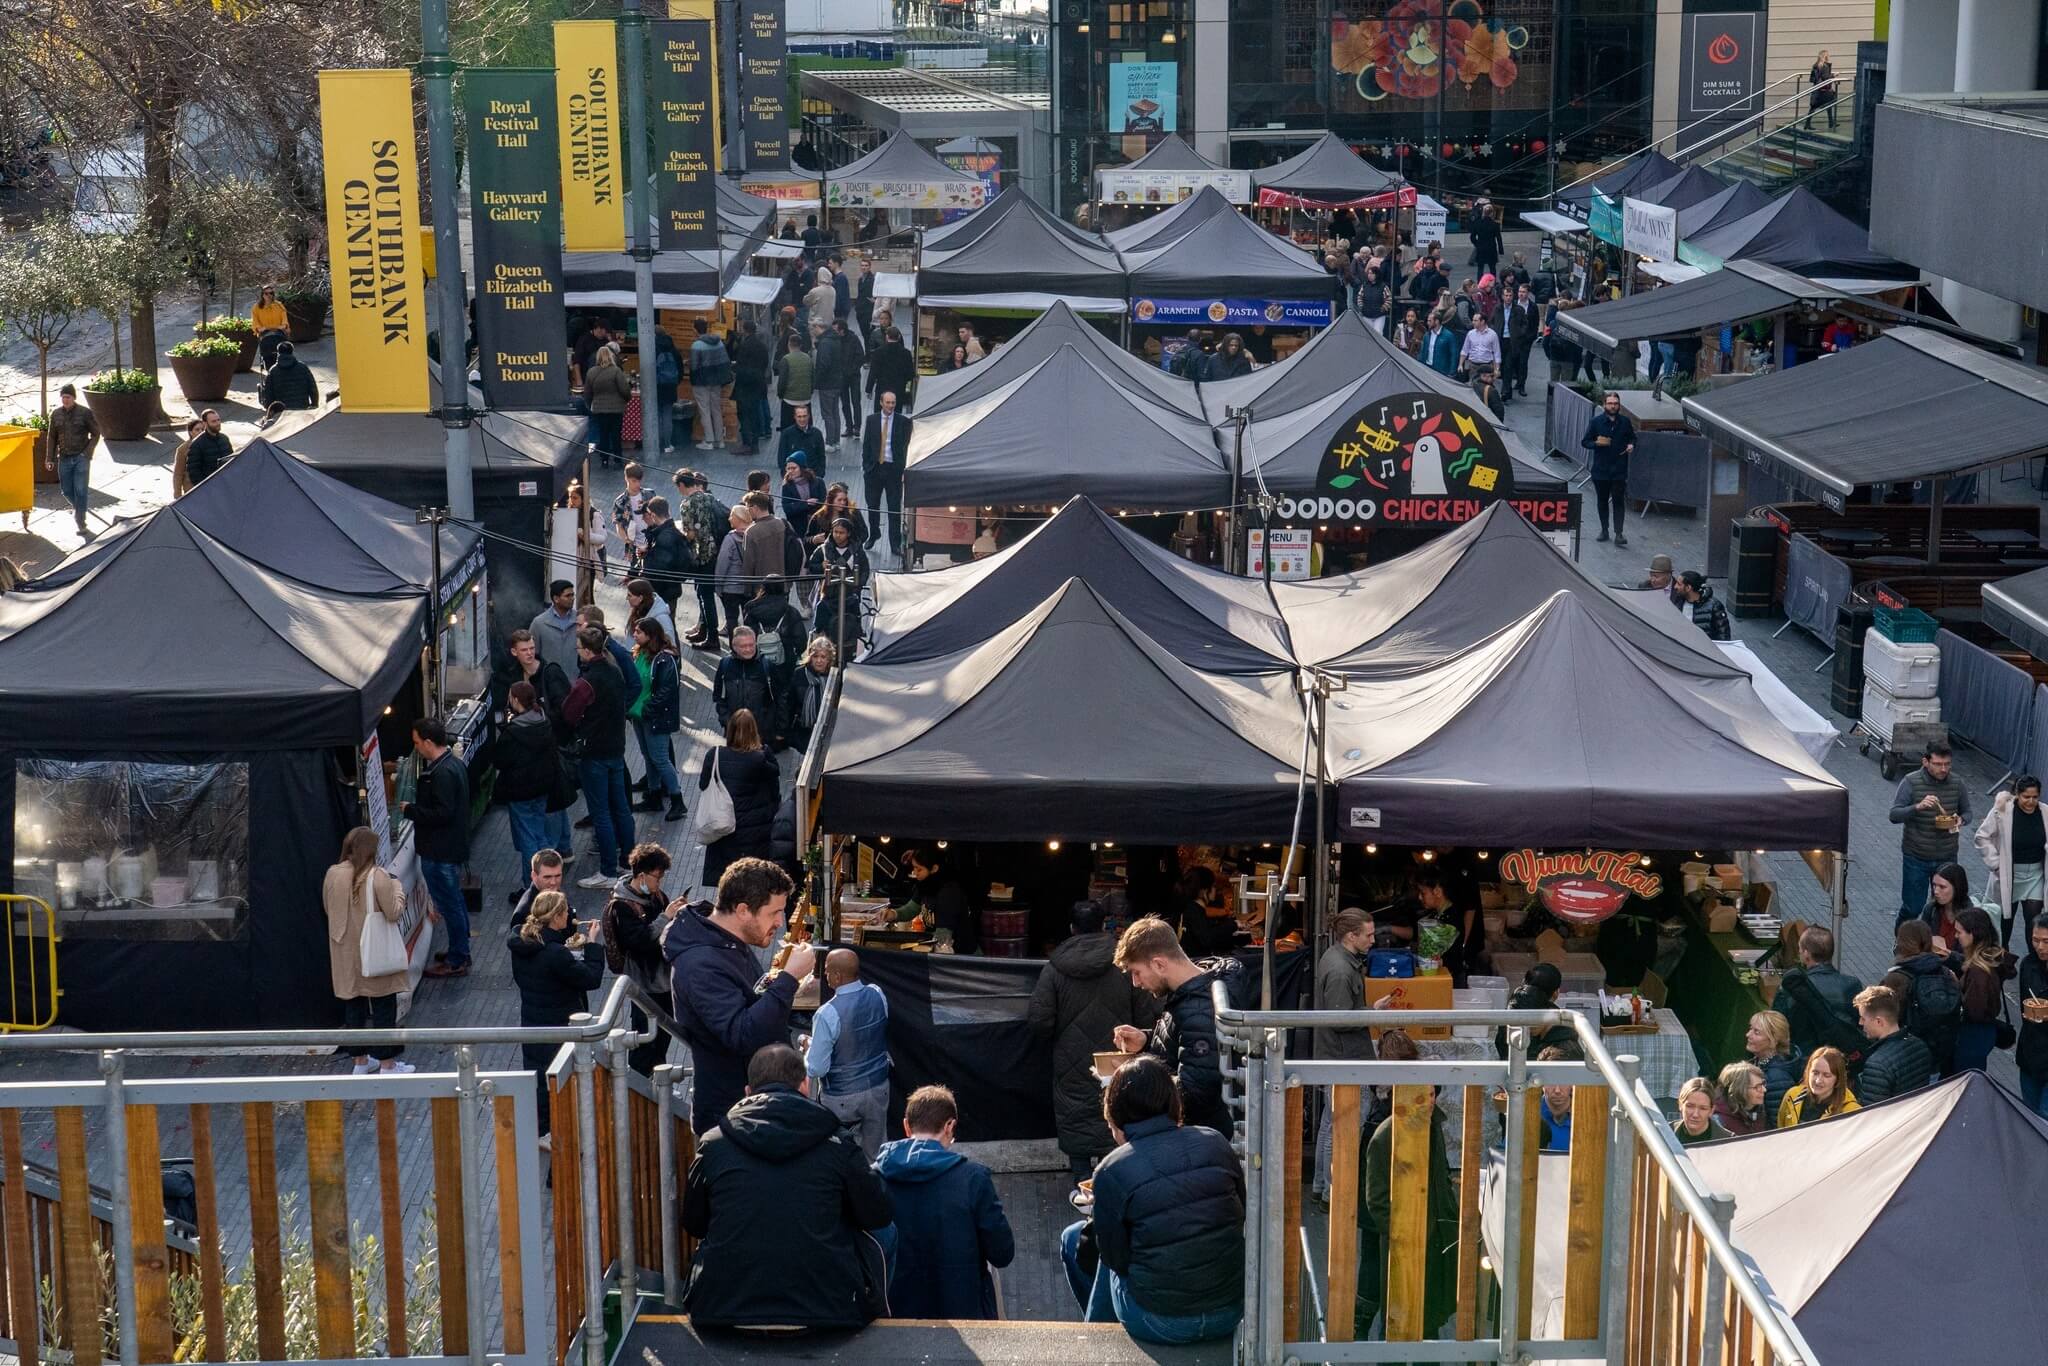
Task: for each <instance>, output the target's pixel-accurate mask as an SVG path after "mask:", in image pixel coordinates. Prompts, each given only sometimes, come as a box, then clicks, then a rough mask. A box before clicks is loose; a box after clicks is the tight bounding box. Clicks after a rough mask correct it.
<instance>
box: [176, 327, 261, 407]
mask: <svg viewBox="0 0 2048 1366" xmlns="http://www.w3.org/2000/svg"><path fill="white" fill-rule="evenodd" d="M164 354H165V355H167V356H169V357H170V358H171V371H172V373H173V374H175V375H177V377H178V388H179V389H180V390H181V391H182V392H183V393H184V395H185V401H186V402H187V403H189V404H191V405H193V406H194V407H197V406H198V405H200V404H202V403H218V402H219V401H220V400H221V399H224V398H226V397H227V396H228V386H229V385H230V384H233V383H234V382H235V362H236V361H237V360H238V359H239V358H240V356H241V354H242V346H241V343H239V342H237V341H236V340H235V339H234V338H232V337H214V336H197V337H193V338H192V339H191V340H189V341H181V342H179V343H178V344H177V345H176V346H173V347H172V348H171V349H170V350H169V351H167V352H165V353H164Z"/></svg>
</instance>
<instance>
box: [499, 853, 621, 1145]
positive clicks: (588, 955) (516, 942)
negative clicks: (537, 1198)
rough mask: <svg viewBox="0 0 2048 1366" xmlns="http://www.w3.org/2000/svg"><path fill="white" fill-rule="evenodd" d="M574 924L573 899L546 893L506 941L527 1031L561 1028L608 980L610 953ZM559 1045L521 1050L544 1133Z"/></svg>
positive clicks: (586, 1007)
mask: <svg viewBox="0 0 2048 1366" xmlns="http://www.w3.org/2000/svg"><path fill="white" fill-rule="evenodd" d="M575 929H576V927H575V926H574V925H572V924H571V923H570V921H569V898H568V897H566V896H563V895H562V894H561V893H560V892H542V893H541V894H540V895H538V896H536V897H535V898H534V899H533V909H532V910H530V911H528V912H527V914H526V923H525V924H524V925H523V926H521V927H520V929H519V930H518V932H517V933H515V934H513V935H511V936H510V937H509V938H507V939H506V941H505V947H506V950H507V951H508V952H509V953H510V954H511V955H512V983H513V985H514V986H517V987H518V988H519V1023H520V1025H521V1026H523V1027H528V1028H537V1027H542V1026H559V1025H566V1024H568V1023H569V1017H570V1016H571V1015H575V1014H578V1013H580V1012H583V1011H587V1010H589V1009H590V993H591V992H592V991H594V990H596V989H597V986H598V984H599V983H600V982H602V981H604V949H603V948H602V947H601V946H599V945H597V944H592V943H589V942H588V941H586V940H585V939H584V937H583V935H582V934H581V933H575V932H573V931H575ZM559 1051H560V1048H559V1046H558V1045H555V1044H551V1043H544V1044H531V1043H530V1044H522V1045H520V1050H519V1054H520V1058H519V1060H520V1064H521V1065H522V1066H524V1067H525V1068H527V1069H528V1070H529V1071H531V1072H532V1073H533V1082H534V1087H535V1090H536V1092H537V1094H538V1097H539V1101H540V1104H539V1109H538V1111H537V1113H538V1114H539V1117H540V1132H541V1134H542V1136H543V1137H545V1136H546V1134H547V1132H548V1077H547V1070H548V1064H549V1063H551V1062H553V1061H554V1057H555V1054H556V1053H557V1052H559Z"/></svg>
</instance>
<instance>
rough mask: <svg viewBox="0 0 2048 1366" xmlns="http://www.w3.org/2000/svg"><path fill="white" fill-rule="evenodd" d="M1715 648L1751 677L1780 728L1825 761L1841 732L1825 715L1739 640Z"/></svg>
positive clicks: (1757, 692) (1751, 681)
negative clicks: (1795, 691)
mask: <svg viewBox="0 0 2048 1366" xmlns="http://www.w3.org/2000/svg"><path fill="white" fill-rule="evenodd" d="M1714 645H1715V647H1716V648H1717V649H1719V650H1720V651H1721V653H1722V654H1724V655H1726V656H1728V659H1729V662H1730V663H1733V664H1735V665H1736V666H1737V667H1738V668H1740V669H1741V670H1742V671H1743V672H1744V673H1746V674H1748V675H1749V681H1750V683H1751V684H1752V685H1753V686H1754V687H1755V688H1756V695H1757V696H1758V697H1760V698H1762V699H1763V704H1764V707H1765V708H1766V709H1767V710H1768V711H1769V712H1770V713H1771V715H1773V716H1775V717H1777V718H1778V722H1779V724H1780V725H1782V726H1784V727H1785V729H1786V730H1789V731H1791V732H1792V736H1793V738H1794V739H1796V740H1798V741H1799V747H1800V748H1801V749H1803V750H1805V751H1806V752H1807V753H1808V754H1811V755H1812V756H1813V757H1814V758H1816V759H1821V760H1825V759H1826V758H1827V757H1828V750H1829V748H1830V747H1831V746H1833V744H1834V743H1835V741H1836V739H1838V738H1839V737H1840V735H1841V732H1840V731H1838V730H1836V729H1835V727H1834V725H1833V724H1832V723H1831V722H1829V720H1828V719H1827V718H1826V717H1825V716H1822V715H1821V714H1820V713H1819V712H1817V711H1815V710H1814V709H1813V708H1812V707H1809V706H1807V705H1806V703H1804V702H1802V701H1800V700H1799V697H1798V695H1797V694H1795V693H1794V692H1793V691H1792V690H1791V689H1790V688H1788V687H1786V686H1785V684H1784V683H1783V682H1782V681H1781V680H1780V679H1779V678H1778V676H1777V675H1776V674H1774V673H1772V672H1771V671H1770V670H1769V669H1768V668H1766V667H1764V662H1763V661H1762V660H1761V659H1758V658H1757V657H1756V651H1754V650H1752V649H1750V648H1749V646H1747V645H1745V644H1743V643H1742V642H1741V641H1739V640H1717V641H1715V642H1714Z"/></svg>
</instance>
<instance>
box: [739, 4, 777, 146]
mask: <svg viewBox="0 0 2048 1366" xmlns="http://www.w3.org/2000/svg"><path fill="white" fill-rule="evenodd" d="M783 3H784V0H740V51H741V55H742V56H743V57H744V58H745V60H744V62H743V63H742V65H741V66H740V109H741V113H742V117H741V119H740V135H741V136H742V137H743V138H745V140H746V148H747V158H746V161H747V171H748V173H749V174H758V173H759V172H762V171H786V170H788V169H789V36H788V34H787V32H786V31H785V30H784V28H783V23H782V8H783Z"/></svg>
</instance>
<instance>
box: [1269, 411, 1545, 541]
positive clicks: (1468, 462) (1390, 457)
mask: <svg viewBox="0 0 2048 1366" xmlns="http://www.w3.org/2000/svg"><path fill="white" fill-rule="evenodd" d="M1514 492H1515V476H1514V464H1513V462H1512V461H1511V460H1510V459H1509V456H1508V451H1507V447H1506V446H1505V445H1503V444H1502V442H1501V439H1500V434H1499V433H1498V432H1497V431H1495V430H1494V427H1493V424H1492V422H1491V421H1490V420H1489V419H1488V418H1487V417H1486V416H1484V415H1483V414H1482V413H1480V412H1479V411H1478V410H1477V409H1475V408H1473V407H1471V406H1469V405H1467V404H1466V403H1465V402H1463V401H1462V400H1460V399H1455V398H1451V397H1449V396H1448V395H1445V394H1440V393H1437V392H1435V391H1434V390H1431V391H1428V392H1414V393H1406V394H1395V395H1393V396H1391V397H1389V398H1386V399H1383V400H1381V401H1380V402H1377V403H1373V404H1371V405H1369V406H1367V407H1365V408H1362V409H1360V410H1359V411H1357V412H1355V413H1353V414H1351V416H1350V417H1348V418H1346V419H1345V420H1344V422H1343V423H1342V424H1341V425H1340V426H1339V427H1338V428H1337V431H1336V434H1335V435H1334V436H1332V437H1331V438H1330V444H1329V446H1328V448H1327V449H1326V450H1325V451H1324V453H1323V463H1322V468H1321V470H1320V471H1319V472H1318V474H1317V477H1316V491H1315V493H1314V494H1312V495H1310V496H1308V497H1304V498H1283V499H1281V500H1280V507H1279V509H1278V512H1279V515H1280V516H1281V517H1284V518H1287V519H1288V520H1290V521H1292V520H1303V521H1305V520H1309V519H1311V518H1313V519H1315V520H1317V521H1320V522H1344V523H1348V524H1351V525H1354V526H1367V527H1379V526H1403V527H1453V526H1456V525H1458V524H1459V523H1461V522H1469V521H1471V520H1472V519H1473V518H1474V517H1477V516H1478V515H1479V514H1480V513H1482V512H1484V511H1486V509H1487V508H1489V507H1491V506H1492V505H1493V504H1495V503H1497V502H1500V501H1501V500H1502V499H1512V498H1513V497H1514Z"/></svg>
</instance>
